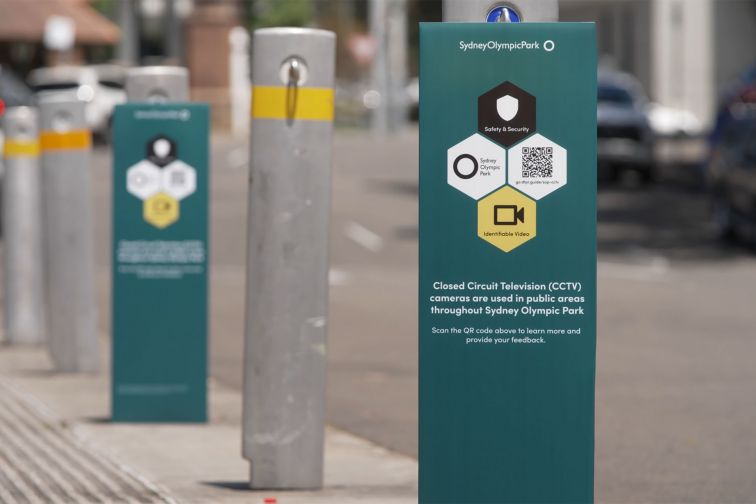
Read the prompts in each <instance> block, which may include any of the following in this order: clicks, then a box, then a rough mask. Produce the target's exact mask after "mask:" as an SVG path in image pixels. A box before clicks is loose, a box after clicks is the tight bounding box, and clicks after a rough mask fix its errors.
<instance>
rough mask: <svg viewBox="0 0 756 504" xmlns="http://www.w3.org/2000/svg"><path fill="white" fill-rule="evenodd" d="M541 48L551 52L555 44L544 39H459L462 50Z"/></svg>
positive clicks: (527, 49)
mask: <svg viewBox="0 0 756 504" xmlns="http://www.w3.org/2000/svg"><path fill="white" fill-rule="evenodd" d="M540 49H543V50H544V51H546V52H551V51H553V50H554V49H556V44H555V43H554V41H553V40H545V41H543V42H529V41H527V40H521V41H519V42H499V41H498V40H489V41H488V42H472V41H470V42H465V41H464V40H460V41H459V50H460V51H462V52H467V51H482V52H486V51H496V52H501V51H510V52H512V51H523V50H524V51H534V50H540Z"/></svg>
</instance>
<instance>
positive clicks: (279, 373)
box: [243, 28, 336, 489]
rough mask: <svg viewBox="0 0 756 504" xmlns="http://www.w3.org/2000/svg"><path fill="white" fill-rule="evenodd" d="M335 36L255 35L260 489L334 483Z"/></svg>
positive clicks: (254, 370) (253, 382) (248, 351)
mask: <svg viewBox="0 0 756 504" xmlns="http://www.w3.org/2000/svg"><path fill="white" fill-rule="evenodd" d="M335 44H336V37H335V35H334V34H333V33H332V32H328V31H323V30H314V29H303V28H268V29H261V30H257V31H255V33H254V43H253V47H254V54H253V58H252V69H253V71H252V79H253V90H252V128H251V129H252V133H251V155H250V170H251V173H250V191H249V243H248V249H247V250H248V259H247V263H248V266H247V322H246V340H245V343H246V344H245V356H244V357H245V366H244V371H245V376H244V418H243V424H244V432H243V455H244V458H246V459H247V460H249V461H250V462H251V473H250V484H251V486H252V487H253V488H270V489H274V488H279V489H284V488H288V489H312V488H320V487H321V486H322V485H323V443H324V431H325V429H324V424H325V377H326V320H327V309H328V227H329V215H330V193H331V143H332V134H333V98H334V91H333V80H334V65H335Z"/></svg>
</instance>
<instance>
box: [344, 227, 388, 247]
mask: <svg viewBox="0 0 756 504" xmlns="http://www.w3.org/2000/svg"><path fill="white" fill-rule="evenodd" d="M344 235H345V236H346V237H347V238H349V239H350V240H352V241H353V242H355V243H356V244H357V245H360V246H361V247H364V248H366V249H367V250H369V251H370V252H373V253H376V254H377V253H378V252H380V251H381V249H383V238H381V237H380V236H379V235H378V234H376V233H374V232H372V231H370V230H369V229H368V228H366V227H365V226H362V225H360V224H358V223H356V222H349V223H347V225H346V226H344Z"/></svg>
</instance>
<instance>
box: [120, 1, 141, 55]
mask: <svg viewBox="0 0 756 504" xmlns="http://www.w3.org/2000/svg"><path fill="white" fill-rule="evenodd" d="M136 2H137V0H119V1H118V24H119V25H120V26H121V39H120V41H119V42H118V59H119V60H120V61H121V62H122V63H124V64H126V65H136V64H137V63H138V61H139V29H138V23H137V14H136Z"/></svg>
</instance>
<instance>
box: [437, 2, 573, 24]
mask: <svg viewBox="0 0 756 504" xmlns="http://www.w3.org/2000/svg"><path fill="white" fill-rule="evenodd" d="M498 7H507V8H509V9H513V10H514V13H515V16H517V18H519V21H522V22H526V23H527V22H539V23H546V22H554V21H558V20H559V5H558V3H557V0H512V1H495V0H444V4H443V9H444V14H443V15H444V21H449V22H458V23H459V22H473V23H483V22H485V21H486V20H487V19H488V17H489V14H492V16H491V18H492V19H493V18H494V16H496V13H495V12H492V11H494V9H496V8H498ZM504 14H505V15H504V16H501V17H499V18H498V19H499V20H500V21H502V22H504V21H507V20H512V18H511V17H509V16H507V15H506V14H507V13H506V12H505V13H504Z"/></svg>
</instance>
